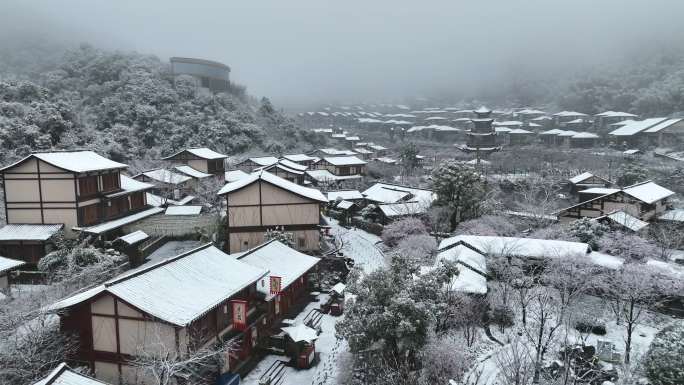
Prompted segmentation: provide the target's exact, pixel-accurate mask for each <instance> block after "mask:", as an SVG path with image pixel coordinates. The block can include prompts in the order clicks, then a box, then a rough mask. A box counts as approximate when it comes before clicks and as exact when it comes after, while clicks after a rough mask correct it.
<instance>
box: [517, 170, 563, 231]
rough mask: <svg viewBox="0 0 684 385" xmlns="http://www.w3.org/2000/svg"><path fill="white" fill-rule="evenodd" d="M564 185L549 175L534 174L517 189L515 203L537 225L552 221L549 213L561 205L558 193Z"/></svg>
mask: <svg viewBox="0 0 684 385" xmlns="http://www.w3.org/2000/svg"><path fill="white" fill-rule="evenodd" d="M561 189H562V187H561V186H560V184H558V183H557V182H556V181H554V180H553V179H552V178H549V177H542V176H533V177H531V178H528V179H525V180H524V182H522V183H521V184H520V185H519V186H518V188H516V191H515V195H514V197H515V205H516V208H517V209H518V210H520V211H523V212H524V213H525V214H527V216H528V218H530V219H531V220H532V221H534V224H535V227H543V226H546V225H548V224H549V223H551V220H550V219H549V216H548V215H549V213H550V212H552V211H554V210H555V209H557V208H558V207H559V203H558V198H557V197H558V193H559V192H560V191H561Z"/></svg>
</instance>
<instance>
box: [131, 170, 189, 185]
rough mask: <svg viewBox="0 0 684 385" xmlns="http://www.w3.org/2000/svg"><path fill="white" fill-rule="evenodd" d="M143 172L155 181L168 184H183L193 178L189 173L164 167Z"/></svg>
mask: <svg viewBox="0 0 684 385" xmlns="http://www.w3.org/2000/svg"><path fill="white" fill-rule="evenodd" d="M141 174H142V175H145V176H146V177H148V178H150V179H152V180H154V181H157V182H161V183H167V184H181V183H185V182H187V181H189V180H191V179H192V178H190V177H189V176H187V175H182V174H178V173H175V172H173V171H170V170H167V169H164V168H158V169H156V170H149V171H145V172H143V173H141ZM139 175H140V174H139ZM136 176H137V175H136Z"/></svg>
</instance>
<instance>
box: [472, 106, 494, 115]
mask: <svg viewBox="0 0 684 385" xmlns="http://www.w3.org/2000/svg"><path fill="white" fill-rule="evenodd" d="M473 112H474V113H476V114H488V113H490V112H492V110H490V109H489V108H487V107H485V106H480V108H478V109H477V110H475V111H473Z"/></svg>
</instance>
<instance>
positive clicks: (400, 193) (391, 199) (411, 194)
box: [362, 183, 437, 206]
mask: <svg viewBox="0 0 684 385" xmlns="http://www.w3.org/2000/svg"><path fill="white" fill-rule="evenodd" d="M362 194H363V196H364V197H365V198H366V199H368V200H369V201H373V202H377V203H397V202H400V201H402V200H411V201H418V202H423V203H424V204H426V205H427V206H430V204H432V202H433V201H434V200H435V199H437V195H436V194H435V193H434V192H433V191H432V190H428V189H422V188H416V187H409V186H401V185H394V184H389V183H376V184H374V185H372V186H371V187H369V188H367V189H366V190H365V191H363V193H362Z"/></svg>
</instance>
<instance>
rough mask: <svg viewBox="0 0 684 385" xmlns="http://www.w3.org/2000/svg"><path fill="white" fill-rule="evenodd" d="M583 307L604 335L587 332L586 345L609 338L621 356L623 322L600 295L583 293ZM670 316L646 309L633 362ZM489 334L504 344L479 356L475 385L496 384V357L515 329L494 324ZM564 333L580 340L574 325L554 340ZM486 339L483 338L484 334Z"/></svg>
mask: <svg viewBox="0 0 684 385" xmlns="http://www.w3.org/2000/svg"><path fill="white" fill-rule="evenodd" d="M581 304H582V307H584V308H585V310H586V313H587V314H595V315H597V316H599V318H600V319H602V320H603V322H604V324H605V326H606V334H605V335H602V336H600V335H596V334H589V335H588V336H586V335H585V337H586V341H585V344H587V345H593V346H596V345H597V342H598V340H602V341H610V342H612V343H613V344H614V345H615V351H617V352H619V353H620V354H621V355H622V354H624V351H625V338H626V332H625V325H624V323H623V324H621V325H617V323H616V322H615V316H614V315H613V314H612V313H611V312H610V311H609V310H608V309H607V308H606V306H605V305H604V303H603V302H602V300H601V299H600V298H597V297H594V296H588V295H587V296H584V297H583V298H582V299H581ZM517 318H518V319H517V320H516V323H517V324H518V325H519V324H520V323H521V319H519V315H518V317H517ZM671 319H672V318H671V317H669V316H666V315H663V314H659V313H655V312H651V311H646V313H645V315H644V316H643V319H642V321H641V322H640V323H639V324H638V325H637V326H636V328H635V330H634V332H633V334H632V349H631V355H632V357H633V359H634V361H637V360H638V359H639V358H640V357H642V356H643V355H644V354H646V352H647V351H648V347H649V346H650V345H651V342H652V341H653V338H654V337H655V334H656V333H657V332H658V331H659V330H660V329H662V327H664V326H665V325H666V324H667V323H668V322H669V321H670V320H671ZM491 331H492V334H493V335H494V337H495V338H497V339H498V340H499V341H502V342H504V343H506V345H504V346H500V347H499V346H497V347H496V348H495V349H494V350H493V351H491V352H488V353H487V354H483V355H481V356H480V360H479V361H480V363H479V364H478V365H477V366H476V368H475V370H479V371H481V375H480V376H479V378H478V379H477V382H476V384H471V385H498V384H499V381H498V377H499V367H498V364H497V356H498V355H501V354H504V353H505V352H506V351H510V349H511V348H512V345H511V341H512V340H515V338H514V337H515V331H516V328H515V327H513V328H510V329H507V330H506V332H505V334H501V333H499V331H498V330H497V328H496V327H494V326H492V328H491ZM566 332H567V335H568V340H569V342H570V343H581V338H582V335H581V334H580V333H579V332H578V331H577V330H575V329H574V328H569V329H568V330H565V328H564V327H561V329H559V331H558V332H557V334H556V335H557V336H558V337H557V341H561V340H563V338H564V335H565V333H566ZM484 338H486V337H484ZM517 343H528V342H527V341H526V340H525V338H524V337H523V338H522V339H519V340H518V342H517ZM552 356H553V353H551V354H547V356H546V359H547V360H551V359H554V358H555V357H552Z"/></svg>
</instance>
